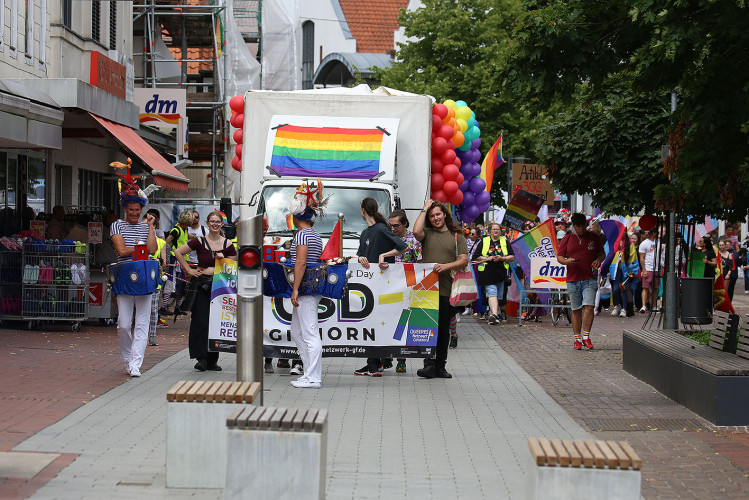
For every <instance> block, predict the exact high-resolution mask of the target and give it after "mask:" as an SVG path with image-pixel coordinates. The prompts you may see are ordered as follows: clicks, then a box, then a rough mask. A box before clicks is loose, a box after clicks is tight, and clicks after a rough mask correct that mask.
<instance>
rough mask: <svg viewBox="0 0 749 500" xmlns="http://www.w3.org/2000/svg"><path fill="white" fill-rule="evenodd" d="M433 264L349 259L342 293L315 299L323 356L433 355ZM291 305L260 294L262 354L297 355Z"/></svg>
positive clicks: (436, 296)
mask: <svg viewBox="0 0 749 500" xmlns="http://www.w3.org/2000/svg"><path fill="white" fill-rule="evenodd" d="M432 267H433V264H391V265H390V267H388V268H387V269H385V270H380V269H379V268H378V267H376V266H371V267H370V268H369V269H365V268H364V267H362V266H361V265H360V264H354V263H350V264H349V271H350V272H351V276H350V277H349V279H348V284H347V287H346V292H345V293H344V296H343V298H342V299H330V298H327V297H323V298H322V300H321V301H320V305H319V308H318V328H319V331H320V337H321V338H322V346H323V356H326V357H330V356H353V357H362V358H367V357H389V356H391V355H392V356H393V357H404V358H408V357H428V356H432V355H433V354H434V349H435V347H436V345H437V319H438V308H439V284H438V280H437V275H436V273H434V272H432ZM292 310H293V308H292V305H291V301H290V300H289V299H284V298H271V297H265V298H264V304H263V354H264V356H266V357H274V358H296V357H298V356H297V350H296V345H295V344H294V341H293V340H292V338H291V327H290V325H291V313H292Z"/></svg>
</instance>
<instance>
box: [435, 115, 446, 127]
mask: <svg viewBox="0 0 749 500" xmlns="http://www.w3.org/2000/svg"><path fill="white" fill-rule="evenodd" d="M442 125H444V123H442V120H441V119H440V117H439V116H437V115H432V130H439V129H440V127H441V126H442Z"/></svg>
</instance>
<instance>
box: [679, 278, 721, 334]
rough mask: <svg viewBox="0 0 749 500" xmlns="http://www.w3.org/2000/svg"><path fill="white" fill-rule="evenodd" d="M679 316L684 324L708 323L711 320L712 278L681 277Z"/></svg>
mask: <svg viewBox="0 0 749 500" xmlns="http://www.w3.org/2000/svg"><path fill="white" fill-rule="evenodd" d="M679 288H680V290H681V291H680V294H679V299H680V300H679V304H680V305H681V310H680V311H679V316H680V318H681V322H682V323H683V324H685V325H709V324H711V323H712V322H713V279H712V278H681V280H680V287H679Z"/></svg>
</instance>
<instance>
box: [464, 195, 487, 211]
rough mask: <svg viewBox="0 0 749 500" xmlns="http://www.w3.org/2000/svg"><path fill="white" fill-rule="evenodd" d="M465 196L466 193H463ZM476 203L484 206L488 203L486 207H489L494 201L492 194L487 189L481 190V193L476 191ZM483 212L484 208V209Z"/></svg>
mask: <svg viewBox="0 0 749 500" xmlns="http://www.w3.org/2000/svg"><path fill="white" fill-rule="evenodd" d="M474 192H475V191H474ZM463 196H465V195H463ZM474 200H475V203H476V205H478V206H480V207H483V206H484V205H486V208H489V203H491V201H492V195H490V194H489V193H487V192H486V191H481V192H480V193H476V196H475V197H474ZM484 210H486V209H484ZM482 212H483V210H482Z"/></svg>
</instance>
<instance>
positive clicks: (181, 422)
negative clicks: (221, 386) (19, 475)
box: [166, 402, 281, 489]
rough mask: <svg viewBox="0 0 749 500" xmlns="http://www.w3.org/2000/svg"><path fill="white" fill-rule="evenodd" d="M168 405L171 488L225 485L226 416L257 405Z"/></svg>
mask: <svg viewBox="0 0 749 500" xmlns="http://www.w3.org/2000/svg"><path fill="white" fill-rule="evenodd" d="M166 406H167V426H166V486H167V488H219V489H220V488H223V487H224V483H225V482H226V417H227V416H228V415H229V414H230V413H231V412H232V410H235V409H237V408H244V407H251V406H253V405H249V404H246V403H176V402H174V403H172V402H169V403H167V404H166ZM280 472H281V471H279V473H280Z"/></svg>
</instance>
